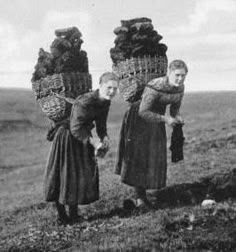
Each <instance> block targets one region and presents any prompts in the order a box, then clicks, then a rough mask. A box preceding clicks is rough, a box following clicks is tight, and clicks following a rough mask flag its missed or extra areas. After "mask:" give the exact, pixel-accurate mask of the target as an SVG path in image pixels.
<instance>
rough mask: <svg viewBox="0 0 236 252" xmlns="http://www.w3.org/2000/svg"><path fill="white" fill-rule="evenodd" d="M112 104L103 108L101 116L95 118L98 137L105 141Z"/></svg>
mask: <svg viewBox="0 0 236 252" xmlns="http://www.w3.org/2000/svg"><path fill="white" fill-rule="evenodd" d="M109 108H110V105H107V106H106V107H104V108H103V109H102V112H101V114H100V116H97V117H96V119H95V124H96V132H97V135H98V137H99V138H100V139H101V141H103V139H104V137H106V136H107V116H108V112H109Z"/></svg>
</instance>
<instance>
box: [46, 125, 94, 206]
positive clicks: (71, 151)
mask: <svg viewBox="0 0 236 252" xmlns="http://www.w3.org/2000/svg"><path fill="white" fill-rule="evenodd" d="M45 198H46V201H59V202H60V203H61V204H68V205H75V204H89V203H91V202H94V201H96V200H98V198H99V176H98V166H97V162H96V159H95V156H94V147H93V146H92V145H91V144H90V143H88V144H83V143H82V142H80V141H78V140H76V139H75V138H74V137H73V136H72V135H71V133H70V130H69V129H68V128H67V127H63V126H61V127H59V129H58V130H57V132H56V134H55V136H54V139H53V142H52V145H51V149H50V153H49V157H48V162H47V166H46V172H45Z"/></svg>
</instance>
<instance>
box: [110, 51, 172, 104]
mask: <svg viewBox="0 0 236 252" xmlns="http://www.w3.org/2000/svg"><path fill="white" fill-rule="evenodd" d="M167 65H168V61H167V57H164V56H155V57H150V56H145V57H143V58H131V59H127V60H126V61H121V62H119V63H118V64H117V65H113V71H114V72H115V73H116V74H117V75H118V77H119V79H120V83H119V90H120V93H121V95H122V96H123V98H124V100H125V101H128V102H135V101H137V100H138V99H140V98H141V94H142V91H143V89H144V87H145V85H146V84H147V83H148V82H149V81H150V80H152V79H155V78H158V77H161V76H164V75H166V72H167Z"/></svg>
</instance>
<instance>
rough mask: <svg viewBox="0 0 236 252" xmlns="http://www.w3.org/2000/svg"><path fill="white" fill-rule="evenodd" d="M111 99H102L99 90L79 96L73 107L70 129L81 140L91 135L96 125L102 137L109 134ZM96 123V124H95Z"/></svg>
mask: <svg viewBox="0 0 236 252" xmlns="http://www.w3.org/2000/svg"><path fill="white" fill-rule="evenodd" d="M110 103H111V102H110V101H109V100H101V99H100V98H99V93H98V90H96V91H92V92H89V93H86V94H84V95H81V96H79V97H78V98H77V99H76V100H75V103H74V105H73V107H72V113H71V118H70V131H71V133H72V135H73V136H74V137H75V138H76V139H77V140H80V141H83V140H85V139H86V138H88V137H90V136H91V130H92V129H93V128H94V127H95V125H96V132H97V135H98V137H99V138H100V139H103V138H104V137H105V136H107V125H106V124H107V116H108V112H109V108H110ZM94 123H95V125H94Z"/></svg>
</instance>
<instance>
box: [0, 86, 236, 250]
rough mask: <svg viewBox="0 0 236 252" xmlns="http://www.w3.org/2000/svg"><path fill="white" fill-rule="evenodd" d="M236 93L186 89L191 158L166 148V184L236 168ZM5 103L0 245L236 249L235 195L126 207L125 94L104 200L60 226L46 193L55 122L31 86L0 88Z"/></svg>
mask: <svg viewBox="0 0 236 252" xmlns="http://www.w3.org/2000/svg"><path fill="white" fill-rule="evenodd" d="M235 98H236V92H221V93H219V92H209V93H201V92H200V93H189V94H186V96H185V98H184V102H183V111H182V113H183V116H184V118H185V121H186V124H185V126H184V134H185V137H186V143H185V147H184V154H185V160H184V162H181V163H177V164H172V163H170V153H169V152H168V155H169V156H168V180H167V183H168V186H173V185H176V184H182V183H187V182H188V183H193V182H196V181H199V179H200V178H201V177H205V176H208V175H211V174H215V173H219V172H227V171H230V170H232V169H233V168H235V163H236V155H235V154H236V148H235V140H232V138H231V136H235V134H236V119H235V118H236V111H235V107H236V99H235ZM0 106H1V112H0V129H1V131H0V142H1V149H0V150H1V152H0V161H1V162H0V182H1V183H0V221H1V225H0V248H1V249H0V251H59V250H60V251H68V252H69V251H99V250H100V251H114V250H115V251H160V250H173V251H175V250H193V249H195V250H197V251H199V250H206V251H209V250H211V251H234V248H235V247H236V239H235V237H236V201H235V199H231V200H230V199H228V200H226V199H225V201H224V202H220V203H218V204H217V205H216V206H215V207H212V208H209V209H205V208H202V207H200V206H199V205H198V204H195V205H189V204H180V205H178V204H177V205H174V206H169V205H167V206H166V207H165V208H160V209H153V210H152V211H148V212H139V211H133V212H127V211H125V210H124V209H123V208H122V204H123V200H124V199H126V198H129V197H131V196H132V193H133V192H132V190H131V188H130V187H128V186H125V185H123V184H121V182H120V180H119V177H118V176H116V175H114V161H115V156H116V146H117V142H118V135H119V127H120V125H121V121H122V116H123V114H124V111H125V108H126V107H127V104H126V103H124V102H123V101H122V100H121V99H120V98H119V97H117V98H116V99H115V101H114V102H113V105H112V107H111V111H110V114H109V120H108V126H109V135H110V137H111V141H112V148H111V150H110V151H109V153H108V154H107V156H106V158H105V159H101V160H99V168H100V191H101V193H100V200H99V201H97V202H95V203H93V204H91V205H88V206H84V207H81V213H82V215H83V216H84V217H86V219H85V220H84V221H83V222H81V223H78V224H76V225H73V226H67V227H59V226H57V225H56V224H55V217H56V213H55V209H54V207H53V206H52V204H47V203H45V202H44V198H43V174H44V166H45V163H46V159H47V155H48V151H49V147H50V143H49V142H47V141H46V138H45V137H46V132H47V126H48V125H49V121H48V120H47V119H46V118H45V117H44V116H43V114H42V112H41V110H40V108H39V107H38V105H37V104H36V103H35V101H34V97H33V95H32V93H31V91H27V90H6V89H2V90H1V92H0ZM168 135H170V131H169V130H168ZM233 139H234V138H233ZM168 141H169V140H168ZM168 144H169V143H168Z"/></svg>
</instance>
